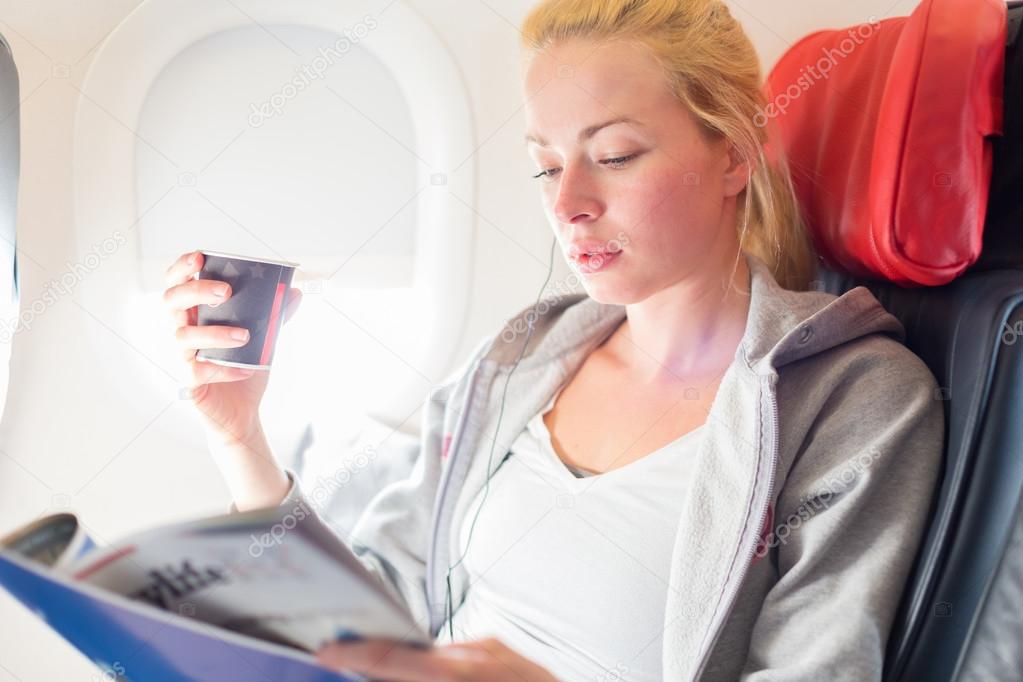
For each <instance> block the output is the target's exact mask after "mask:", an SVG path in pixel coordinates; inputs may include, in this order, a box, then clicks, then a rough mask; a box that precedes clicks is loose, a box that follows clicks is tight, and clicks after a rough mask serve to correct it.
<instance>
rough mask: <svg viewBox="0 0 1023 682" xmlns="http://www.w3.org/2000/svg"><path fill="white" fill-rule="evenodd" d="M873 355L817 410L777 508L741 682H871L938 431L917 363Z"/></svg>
mask: <svg viewBox="0 0 1023 682" xmlns="http://www.w3.org/2000/svg"><path fill="white" fill-rule="evenodd" d="M874 348H878V349H880V352H878V353H873V352H871V353H865V354H863V355H861V356H859V360H858V361H854V362H852V363H850V367H848V368H847V371H846V372H844V373H843V375H842V376H843V378H842V379H841V380H840V381H839V382H838V385H837V386H836V387H835V388H834V389H833V390H832V391H831V393H830V395H829V396H828V397H827V400H826V401H824V403H823V405H822V408H821V410H820V412H819V414H818V416H817V418H816V420H815V422H814V423H813V425H812V426H811V428H810V430H809V431H808V432H807V435H806V438H805V440H804V442H803V446H802V450H801V452H799V453H798V455H797V457H796V459H795V461H794V464H793V465H792V467H791V470H790V472H789V475H788V477H787V479H786V480H785V484H784V486H783V488H782V489H781V491H780V495H779V496H778V499H777V506H776V510H775V517H774V536H773V537H772V538H771V539H770V543H771V545H772V546H773V547H774V551H772V552H771V555H772V559H774V560H776V561H777V573H778V580H777V582H776V583H775V584H774V585H773V586H772V587H771V589H770V591H769V592H768V594H767V596H766V598H765V600H764V602H763V606H762V608H761V611H760V614H759V616H758V618H757V620H756V622H755V624H754V628H753V632H752V635H751V640H750V648H749V655H748V659H747V661H746V665H745V668H744V670H743V673H742V676H741V678H740V679H741V680H743V681H744V682H766V681H767V680H770V681H771V682H787V681H790V680H791V681H793V682H794V681H795V680H809V679H842V680H858V681H865V680H878V681H879V680H881V672H882V664H883V658H884V653H885V647H886V644H887V640H888V635H889V632H890V630H891V626H892V623H893V621H894V617H895V611H896V608H897V607H898V604H899V599H900V597H901V595H902V592H903V588H904V587H905V583H906V580H907V578H908V575H909V571H910V568H911V567H912V564H913V560H914V558H915V555H916V551H917V549H918V548H919V546H920V543H921V540H922V537H923V534H924V530H925V526H926V522H927V519H928V518H929V514H930V508H931V503H932V501H933V497H934V492H935V490H936V486H937V484H938V479H939V474H940V470H941V464H942V460H943V453H944V431H945V426H944V403H943V395H942V393H941V392H940V391H939V390H938V386H937V382H936V381H935V379H934V376H933V374H931V372H930V370H929V369H928V368H927V366H926V365H925V364H924V363H923V361H922V360H920V359H919V358H918V357H917V356H916V355H915V354H913V353H912V352H911V351H909V349H907V348H905V347H904V346H902V345H901V344H899V343H897V342H894V341H892V342H890V343H888V342H887V340H886V343H885V345H884V346H872V347H871V350H873V349H874ZM782 428H784V425H782Z"/></svg>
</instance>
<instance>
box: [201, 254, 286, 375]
mask: <svg viewBox="0 0 1023 682" xmlns="http://www.w3.org/2000/svg"><path fill="white" fill-rule="evenodd" d="M202 254H203V265H202V270H200V271H199V279H212V280H218V281H221V282H227V283H228V284H230V285H231V297H230V298H228V299H227V300H226V301H224V302H223V303H220V304H217V305H200V306H199V315H198V324H199V326H204V325H226V326H228V327H244V328H245V329H248V330H249V342H248V343H246V344H245V345H244V346H238V347H237V348H200V349H199V350H198V352H197V353H196V357H197V358H202V359H203V360H206V361H207V362H213V363H216V364H218V365H226V366H228V367H242V368H245V369H270V365H271V363H272V361H273V355H274V347H275V346H276V344H277V335H278V333H279V332H280V329H281V323H282V322H283V316H284V303H285V300H286V299H287V295H288V289H289V288H290V287H291V278H292V275H294V274H295V268H296V267H298V263H289V262H287V261H279V260H268V259H265V258H248V257H246V256H236V255H233V254H229V253H220V252H218V251H203V252H202Z"/></svg>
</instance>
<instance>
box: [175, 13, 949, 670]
mask: <svg viewBox="0 0 1023 682" xmlns="http://www.w3.org/2000/svg"><path fill="white" fill-rule="evenodd" d="M522 33H523V36H524V44H525V48H526V51H525V55H526V60H525V62H524V72H523V75H524V77H523V83H524V89H525V93H524V94H525V111H526V118H527V126H528V130H527V131H526V133H527V140H528V151H529V154H530V155H531V157H532V158H533V160H534V161H535V163H536V168H537V173H536V179H535V180H534V181H535V182H537V189H538V191H539V193H540V196H541V198H542V201H543V205H544V209H545V211H546V214H547V217H548V219H549V221H550V224H551V227H552V230H553V232H554V237H555V239H556V241H557V244H558V245H559V246H560V248H561V251H562V253H563V254H564V256H565V257H566V258H568V259H569V260H570V262H571V263H572V264H573V265H574V266H575V267H576V269H577V271H578V272H579V276H580V278H581V281H582V284H583V286H584V287H585V291H586V295H584V296H571V297H561V298H552V299H547V300H545V301H543V302H542V303H541V304H540V305H538V306H536V308H535V310H534V309H533V307H530V308H529V309H526V310H523V311H522V312H521V313H519V315H517V316H516V317H514V318H513V319H511V320H510V321H509V323H508V324H507V325H506V326H505V327H504V328H502V329H501V330H497V331H495V333H494V334H493V335H491V336H490V337H488V338H487V339H485V340H484V342H483V343H481V344H480V346H479V347H478V348H477V350H476V351H475V352H474V354H473V356H472V357H471V358H470V359H469V360H468V362H467V363H466V364H465V365H464V367H463V368H462V369H461V370H459V371H458V372H456V373H455V374H454V375H453V376H452V377H451V379H450V380H449V381H446V382H445V383H444V384H443V385H442V386H440V387H438V388H437V389H436V390H435V391H433V392H432V393H431V395H430V399H429V400H428V402H427V404H426V406H425V408H424V416H423V423H422V436H421V441H420V452H419V453H418V458H417V459H416V462H415V466H414V468H413V470H412V473H411V475H410V476H409V478H408V479H406V480H402V481H398V482H396V483H394V484H392V485H390V486H388V487H387V488H385V489H384V490H383V491H381V492H380V493H379V494H378V495H377V496H376V497H375V498H374V500H373V502H372V503H371V504H370V505H369V507H368V508H367V509H366V510H365V511H364V512H363V514H362V516H361V518H360V520H359V523H358V525H357V526H356V527H355V528H354V529H353V532H352V539H351V544H352V546H353V549H354V550H355V551H356V553H357V554H358V555H359V556H360V558H361V559H362V560H363V561H364V563H365V564H366V565H367V567H369V568H370V570H371V571H372V572H373V573H374V575H376V576H378V577H379V579H380V581H381V583H382V584H383V585H385V586H386V587H387V589H389V590H391V591H392V592H393V594H394V595H395V596H396V597H398V598H399V599H401V600H402V601H403V602H404V603H405V604H407V605H408V608H409V609H410V610H411V611H412V613H413V614H415V615H416V617H417V619H418V620H419V621H420V622H422V623H423V625H424V627H429V628H430V631H431V633H432V634H433V635H434V636H435V638H436V646H434V647H433V648H431V649H430V650H421V649H415V648H412V647H408V646H404V645H402V644H400V643H396V642H387V641H374V640H368V641H362V642H354V643H345V644H334V645H330V646H327V647H325V648H324V649H323V650H322V651H321V652H320V660H321V661H322V662H323V664H324V665H327V666H329V667H332V668H336V669H339V670H340V669H345V670H355V671H359V672H361V673H363V674H365V675H367V676H369V677H371V678H372V679H377V680H394V681H398V680H402V681H410V680H494V681H500V680H516V681H518V680H552V679H564V680H622V679H625V680H694V679H700V680H735V679H742V680H765V681H766V680H771V681H773V682H778V681H781V680H811V679H855V680H878V679H880V676H881V670H882V664H883V654H884V649H885V642H886V639H887V636H888V633H889V630H890V627H891V624H892V620H893V617H894V613H895V608H896V605H897V604H898V601H899V597H900V594H901V592H902V589H903V586H904V582H905V580H906V577H907V575H908V571H909V569H910V566H911V563H912V560H913V556H914V553H915V550H916V548H917V546H918V544H919V541H920V539H921V535H922V532H923V528H924V523H925V518H926V513H927V509H928V505H929V503H930V499H931V496H932V493H933V490H934V486H935V484H936V480H937V476H938V471H939V462H940V456H941V452H942V444H943V414H942V403H941V402H940V401H939V400H936V399H935V395H936V390H935V389H936V383H935V381H934V378H933V376H932V375H931V374H930V372H929V371H928V370H927V368H926V366H925V365H924V364H923V363H922V362H921V361H920V360H919V359H918V358H917V357H916V356H915V355H913V354H912V353H911V352H909V351H908V350H907V349H906V348H905V347H904V346H903V345H901V343H900V341H901V340H902V339H903V336H902V334H903V329H902V327H901V325H900V324H899V322H898V321H897V320H896V319H895V318H894V317H892V316H891V315H890V314H888V313H887V312H886V311H885V310H884V309H883V308H882V307H881V305H880V304H879V303H878V302H877V300H876V299H875V298H874V297H873V296H872V295H871V294H870V292H869V291H868V290H867V289H865V288H857V289H854V290H852V291H850V292H848V293H846V294H845V295H843V296H841V297H835V296H833V295H830V294H826V293H822V292H814V291H808V290H807V289H808V282H809V280H810V279H811V278H812V276H813V274H814V268H815V260H814V256H813V253H812V250H811V248H810V245H809V242H808V239H807V236H806V234H805V233H804V231H803V228H802V225H801V223H800V220H799V217H798V212H797V209H796V205H795V201H794V198H793V194H792V188H791V183H790V181H789V179H788V175H787V171H786V169H785V168H784V165H783V163H782V161H780V160H779V161H776V162H772V161H771V159H772V158H773V156H775V155H768V154H765V143H766V142H767V139H766V132H765V130H764V129H762V128H760V127H758V126H757V125H756V124H755V123H754V121H755V120H761V119H760V118H759V117H757V114H758V112H760V111H761V107H762V105H763V100H762V96H761V92H760V87H761V74H760V71H759V66H758V59H757V55H756V53H755V52H754V49H753V47H752V45H751V44H750V42H749V40H748V39H747V36H746V35H745V34H744V33H743V31H742V29H741V27H740V26H739V24H738V23H737V22H736V21H735V19H734V18H733V17H732V16H731V15H730V13H729V11H728V9H727V8H726V6H725V5H724V4H723V3H721V2H719V1H717V0H647V1H643V0H545V1H544V2H541V3H540V4H539V5H538V6H536V7H535V9H533V11H532V13H531V14H530V15H529V17H528V18H527V19H526V21H525V24H524V26H523V29H522ZM806 133H807V134H809V135H812V134H813V131H812V130H808V131H806ZM552 246H553V245H552ZM188 255H189V254H186V256H183V257H182V258H181V260H179V261H178V262H177V263H176V264H175V265H173V266H172V267H171V269H170V271H169V279H170V284H171V286H170V288H169V289H168V292H167V301H168V304H169V305H170V307H171V309H172V310H173V311H174V314H175V315H176V316H177V319H178V321H179V325H180V329H179V332H178V337H179V338H180V339H181V341H182V346H183V348H184V349H185V350H184V352H185V355H186V358H187V359H188V361H189V363H190V366H191V367H192V369H193V372H194V375H193V376H194V378H195V380H194V383H195V386H196V400H195V404H196V406H197V407H198V408H199V410H200V412H201V413H202V414H203V415H204V417H205V418H206V420H207V425H208V428H209V435H210V442H211V447H212V448H213V449H214V452H215V455H216V457H217V460H218V462H219V463H221V466H222V469H223V472H224V475H225V477H226V478H227V480H228V483H229V485H230V487H231V490H232V493H233V495H234V500H235V505H236V506H237V508H242V509H244V508H252V507H258V506H262V505H268V504H286V505H307V506H308V507H312V506H313V505H312V503H311V502H310V501H309V500H308V498H306V497H305V493H303V491H302V488H301V485H300V482H299V481H298V480H297V478H296V476H295V474H294V472H291V471H289V470H285V469H282V468H280V467H279V466H278V465H277V464H276V462H275V460H274V457H273V454H272V453H271V452H270V449H269V447H268V446H267V444H266V439H265V438H264V437H263V436H262V430H261V429H260V428H259V422H258V414H257V406H258V402H259V399H260V397H261V395H262V391H263V389H264V387H265V377H263V376H256V377H251V376H250V377H246V376H242V375H241V374H239V373H238V372H237V371H235V370H230V369H225V368H221V367H214V366H203V363H195V361H194V352H195V348H198V347H208V346H218V345H219V346H231V345H236V344H237V342H233V341H230V340H229V339H228V337H227V331H228V330H226V329H215V328H214V329H208V328H197V327H195V326H194V325H193V324H191V319H190V318H189V317H188V315H189V311H190V310H192V309H194V306H196V305H198V304H201V303H206V302H210V301H214V300H217V299H215V298H213V296H212V292H211V287H212V286H214V283H212V282H205V281H204V282H198V281H195V280H191V279H190V278H191V277H192V275H193V274H194V273H195V272H196V271H197V270H198V268H199V267H201V256H200V258H199V259H196V260H194V261H193V262H189V261H188V259H187V256H188ZM293 309H294V307H292V310H293ZM527 341H528V344H527V345H524V344H525V343H526V342H527ZM304 522H308V523H322V522H324V521H323V520H322V519H320V518H318V517H317V516H316V515H312V516H311V518H310V519H308V520H307V521H304Z"/></svg>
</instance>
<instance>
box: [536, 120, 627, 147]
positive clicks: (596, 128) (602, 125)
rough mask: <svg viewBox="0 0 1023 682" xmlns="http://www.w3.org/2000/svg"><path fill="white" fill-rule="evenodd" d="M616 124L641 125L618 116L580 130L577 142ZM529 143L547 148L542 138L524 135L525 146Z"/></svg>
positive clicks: (545, 141)
mask: <svg viewBox="0 0 1023 682" xmlns="http://www.w3.org/2000/svg"><path fill="white" fill-rule="evenodd" d="M618 123H635V124H636V125H638V126H642V125H643V124H642V123H640V122H639V121H637V120H635V119H632V118H629V117H628V116H619V117H618V118H612V119H611V120H609V121H604V122H603V123H598V124H596V125H592V126H590V127H588V128H584V129H583V130H580V131H579V142H582V141H584V140H588V139H590V138H591V137H593V136H594V135H596V134H597V131H599V130H602V129H603V128H606V127H608V126H613V125H615V124H618ZM530 142H532V143H533V144H536V145H539V146H541V147H546V146H547V140H545V139H543V138H542V137H534V136H533V135H526V144H529V143H530Z"/></svg>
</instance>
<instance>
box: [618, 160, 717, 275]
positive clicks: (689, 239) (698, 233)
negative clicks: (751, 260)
mask: <svg viewBox="0 0 1023 682" xmlns="http://www.w3.org/2000/svg"><path fill="white" fill-rule="evenodd" d="M711 190H712V188H709V187H707V186H706V184H705V183H704V182H703V181H702V176H701V175H700V174H699V173H695V172H690V173H685V172H683V171H681V170H680V169H678V168H677V167H673V168H671V169H665V170H661V171H658V172H656V173H654V172H652V173H649V174H645V175H644V177H642V178H637V182H636V183H634V184H633V185H632V186H631V187H630V188H629V189H628V191H626V192H623V193H622V194H621V195H620V196H619V198H618V203H619V210H618V213H619V215H618V216H617V220H616V222H619V224H621V225H623V226H625V227H624V228H623V229H624V231H625V232H626V234H628V235H629V238H630V240H632V241H633V242H634V243H635V245H636V246H639V247H641V248H643V250H644V251H647V252H649V253H651V254H653V253H661V255H664V256H668V255H669V254H671V253H678V250H677V249H673V248H672V247H673V246H675V245H678V244H682V243H685V244H690V245H692V244H694V243H703V242H704V241H706V240H707V239H708V238H709V237H712V236H713V232H714V231H715V230H717V225H718V219H719V216H720V211H721V207H720V201H717V202H715V201H714V200H713V197H714V196H715V195H714V192H713V191H711Z"/></svg>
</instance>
